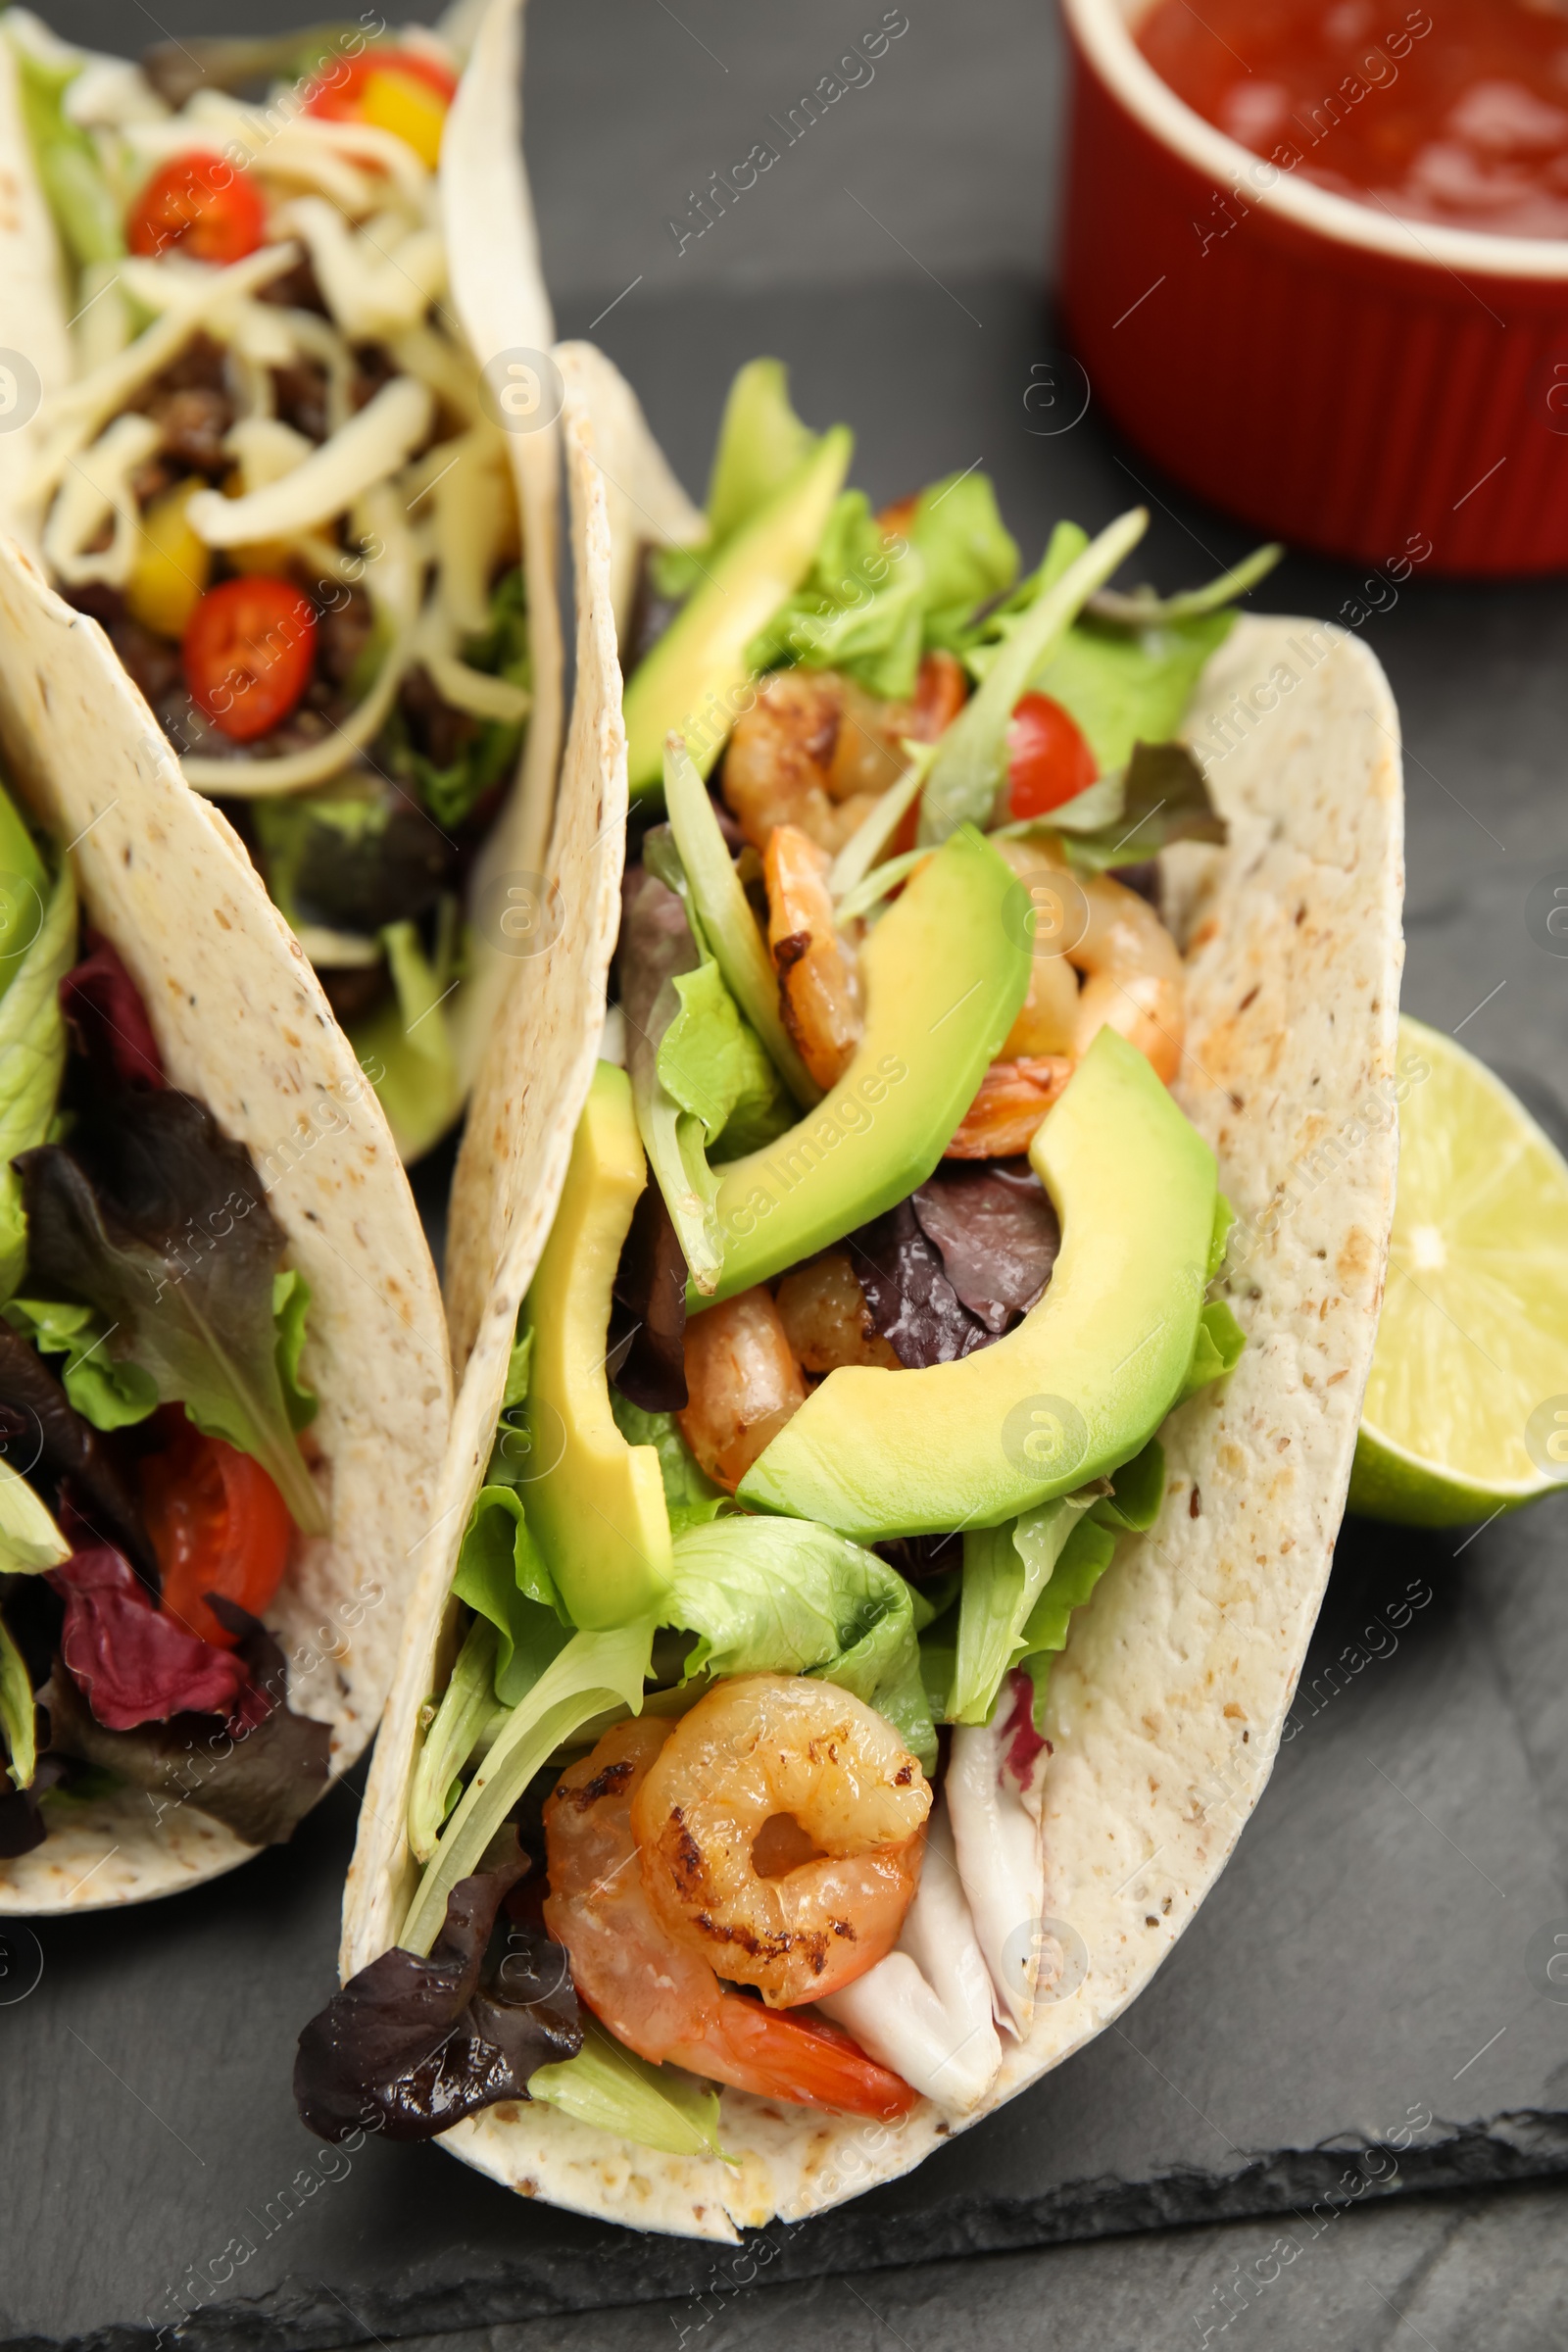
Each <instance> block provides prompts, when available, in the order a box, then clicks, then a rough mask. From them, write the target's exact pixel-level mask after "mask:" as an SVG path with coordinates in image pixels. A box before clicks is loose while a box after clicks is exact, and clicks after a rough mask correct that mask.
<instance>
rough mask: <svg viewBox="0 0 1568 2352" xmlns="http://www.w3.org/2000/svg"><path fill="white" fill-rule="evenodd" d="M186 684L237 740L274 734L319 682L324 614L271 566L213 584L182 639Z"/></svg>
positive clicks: (224, 732) (248, 740) (227, 733)
mask: <svg viewBox="0 0 1568 2352" xmlns="http://www.w3.org/2000/svg"><path fill="white" fill-rule="evenodd" d="M179 659H180V665H181V667H182V668H183V670H184V672H185V683H186V685H187V686H188V687H189V688H190V691H191V696H192V699H193V700H194V701H195V702H196V703H197V705H198V706H199V707H200V709H201V710H202V711H205V712H206V714H207V716H208V717H209V718H210V719H211V720H212V722H213V724H214V726H215V727H217V728H219V729H220V730H221V732H222V733H223V734H224V735H227V736H228V737H229V738H230V739H231V740H232V741H233V742H235V743H250V742H252V741H254V739H255V738H256V737H257V736H258V735H267V734H270V732H271V730H272V728H273V727H275V726H278V725H280V724H281V722H282V721H283V720H284V719H285V718H287V716H288V714H289V712H290V711H292V710H293V708H294V706H295V704H296V703H297V702H298V701H299V699H300V696H301V695H302V694H303V693H304V692H305V689H306V687H307V686H308V685H309V684H310V682H311V671H312V669H313V668H314V666H315V662H316V613H315V611H314V609H313V607H312V605H311V603H310V600H309V599H308V598H307V597H304V596H302V595H301V594H300V592H299V590H298V589H297V588H296V587H294V586H293V585H292V583H291V582H289V581H288V580H280V579H279V578H278V577H277V576H276V574H275V573H273V572H270V571H250V572H246V573H244V574H243V575H242V576H241V577H240V578H239V579H236V580H223V581H221V582H220V584H219V585H218V587H216V588H209V589H208V591H207V594H206V595H205V596H204V597H203V598H202V600H201V602H200V603H199V604H198V605H197V607H196V610H195V612H194V613H192V614H191V616H190V618H189V620H188V621H187V622H186V624H185V634H184V637H183V638H182V639H181V641H180V648H179Z"/></svg>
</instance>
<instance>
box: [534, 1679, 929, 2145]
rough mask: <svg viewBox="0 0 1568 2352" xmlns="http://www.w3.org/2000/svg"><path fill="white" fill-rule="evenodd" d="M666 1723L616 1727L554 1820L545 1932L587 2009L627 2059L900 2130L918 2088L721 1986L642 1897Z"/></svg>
mask: <svg viewBox="0 0 1568 2352" xmlns="http://www.w3.org/2000/svg"><path fill="white" fill-rule="evenodd" d="M670 1731H671V1726H670V1725H669V1724H668V1723H666V1722H657V1721H651V1720H649V1719H647V1718H646V1717H645V1718H644V1719H643V1720H642V1721H640V1722H637V1723H618V1724H616V1725H615V1726H614V1727H613V1729H612V1730H610V1731H608V1732H607V1733H606V1734H605V1736H604V1738H603V1739H602V1740H600V1742H599V1744H598V1746H597V1747H596V1748H595V1749H594V1751H593V1753H592V1754H591V1755H589V1756H585V1757H584V1758H583V1759H582V1761H581V1762H580V1763H577V1764H573V1765H571V1766H570V1767H569V1768H568V1769H567V1770H566V1771H565V1772H564V1773H563V1775H562V1777H561V1780H560V1783H559V1784H558V1786H557V1789H556V1792H555V1794H554V1796H552V1797H551V1798H550V1800H549V1802H548V1803H547V1805H546V1806H545V1809H544V1822H545V1838H546V1843H547V1846H548V1850H549V1858H550V1892H549V1894H548V1895H547V1896H546V1898H545V1905H544V1915H545V1923H546V1925H547V1927H548V1928H549V1931H550V1933H551V1935H552V1936H554V1937H555V1938H556V1940H557V1941H558V1942H559V1943H561V1944H564V1947H565V1950H566V1953H567V1955H568V1957H569V1959H570V1961H571V1973H572V1977H573V1980H574V1982H575V1984H576V1987H577V1991H578V1994H579V1996H580V1998H581V1999H582V2000H583V2002H584V2003H585V2004H586V2006H587V2007H588V2008H590V2009H591V2010H592V2011H593V2012H594V2015H595V2016H596V2017H598V2018H600V2019H601V2020H602V2021H603V2023H604V2024H605V2025H606V2026H608V2027H609V2029H610V2031H611V2033H613V2034H614V2035H615V2036H616V2038H617V2039H618V2040H620V2041H622V2042H624V2043H625V2045H626V2047H627V2048H628V2049H631V2050H635V2051H636V2052H637V2054H638V2056H639V2057H642V2058H649V2059H652V2060H653V2061H654V2062H655V2063H656V2064H662V2063H663V2062H664V2061H665V2060H668V2061H671V2062H672V2063H673V2064H675V2065H677V2066H684V2067H686V2068H688V2069H689V2070H690V2071H691V2073H693V2074H697V2075H705V2076H707V2078H708V2079H709V2080H710V2081H711V2082H729V2083H733V2084H734V2086H735V2088H736V2089H737V2090H750V2091H756V2092H757V2093H758V2094H759V2095H760V2097H762V2098H774V2099H787V2100H789V2101H791V2102H792V2103H794V2104H796V2105H800V2106H812V2107H826V2108H831V2109H834V2110H836V2111H837V2112H839V2113H841V2114H848V2115H874V2116H881V2117H884V2118H889V2119H891V2118H892V2117H895V2116H899V2115H907V2113H908V2111H909V2109H910V2108H911V2107H912V2106H913V2105H914V2103H915V2093H914V2092H913V2091H912V2090H911V2089H910V2088H909V2085H908V2084H907V2082H904V2081H902V2080H901V2078H900V2077H899V2076H897V2075H895V2074H890V2073H889V2071H888V2070H887V2068H886V2067H882V2066H878V2065H877V2064H876V2063H875V2061H874V2060H873V2059H870V2058H867V2057H866V2056H865V2054H864V2053H863V2051H861V2050H860V2049H858V2047H857V2045H856V2044H855V2043H854V2042H853V2041H851V2040H850V2038H849V2037H848V2035H847V2034H841V2033H840V2032H839V2031H838V2030H837V2029H836V2028H835V2027H832V2026H828V2025H826V2024H824V2023H820V2022H818V2021H816V2020H814V2019H813V2020H807V2019H805V2018H795V2017H780V2016H778V2015H777V2014H776V2013H775V2012H774V2011H772V2010H770V2009H765V2008H763V2006H762V2004H761V2003H760V2001H754V2000H751V1999H749V1998H748V1997H747V1995H746V1994H745V1993H740V1992H731V1991H730V1990H729V1989H728V1987H727V1986H726V1985H722V1984H720V1982H719V1980H718V1978H717V1976H716V1975H715V1974H714V1972H713V1969H712V1967H711V1965H710V1963H709V1961H708V1960H707V1959H706V1958H705V1957H704V1956H703V1954H702V1953H700V1952H694V1951H692V1950H690V1949H688V1947H687V1946H685V1945H684V1944H681V1943H678V1942H677V1941H676V1940H675V1939H674V1937H673V1936H670V1935H669V1934H668V1933H667V1931H666V1930H665V1929H664V1928H663V1927H662V1926H661V1924H660V1922H659V1921H658V1920H657V1919H656V1917H655V1915H654V1913H653V1911H652V1910H651V1909H650V1907H649V1903H648V1898H647V1895H646V1893H645V1892H644V1890H643V1881H642V1874H641V1870H640V1868H639V1855H638V1848H637V1842H636V1838H635V1837H634V1835H633V1832H632V1825H631V1813H632V1804H633V1801H634V1799H635V1798H636V1796H637V1795H638V1793H639V1792H640V1789H641V1788H642V1785H643V1783H644V1781H645V1779H646V1776H647V1774H648V1771H649V1769H650V1767H651V1766H652V1765H653V1764H654V1763H655V1762H656V1760H657V1759H658V1757H659V1754H660V1751H661V1749H662V1747H663V1745H664V1742H665V1741H666V1740H668V1738H669V1736H670Z"/></svg>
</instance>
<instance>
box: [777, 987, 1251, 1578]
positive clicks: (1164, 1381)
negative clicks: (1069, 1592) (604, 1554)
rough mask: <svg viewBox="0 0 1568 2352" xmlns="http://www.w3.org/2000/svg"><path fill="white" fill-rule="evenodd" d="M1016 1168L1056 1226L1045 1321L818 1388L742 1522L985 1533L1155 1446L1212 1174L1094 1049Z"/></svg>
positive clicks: (1109, 1044) (1164, 1115) (1105, 1045)
mask: <svg viewBox="0 0 1568 2352" xmlns="http://www.w3.org/2000/svg"><path fill="white" fill-rule="evenodd" d="M774 1148H775V1150H776V1149H777V1147H776V1146H775V1147H774ZM1029 1157H1030V1161H1031V1164H1032V1165H1033V1167H1034V1170H1035V1173H1036V1175H1037V1176H1038V1177H1039V1178H1040V1180H1041V1182H1042V1184H1043V1185H1044V1186H1045V1188H1046V1190H1047V1192H1048V1193H1049V1194H1050V1196H1051V1199H1052V1201H1053V1202H1054V1205H1055V1209H1056V1214H1057V1216H1058V1217H1059V1218H1060V1220H1061V1235H1062V1243H1061V1253H1060V1255H1059V1256H1058V1257H1057V1259H1056V1263H1055V1269H1054V1273H1053V1275H1052V1278H1051V1283H1050V1287H1049V1288H1048V1290H1047V1292H1046V1295H1045V1297H1044V1298H1043V1299H1041V1301H1040V1304H1039V1305H1038V1306H1036V1307H1035V1308H1034V1309H1033V1310H1032V1311H1031V1312H1030V1313H1029V1314H1027V1315H1026V1316H1025V1317H1024V1319H1023V1321H1022V1322H1021V1323H1020V1324H1019V1325H1018V1327H1017V1329H1016V1330H1014V1331H1011V1332H1009V1333H1008V1334H1007V1336H1006V1338H1005V1339H1003V1340H999V1341H998V1342H997V1344H996V1346H995V1347H994V1348H980V1349H978V1350H977V1351H976V1353H974V1354H973V1355H969V1356H964V1357H962V1358H961V1359H960V1360H959V1361H957V1362H956V1363H950V1364H933V1365H931V1366H930V1367H929V1368H928V1369H926V1370H923V1371H917V1372H885V1371H881V1370H879V1369H875V1368H872V1367H862V1366H858V1365H855V1366H848V1365H846V1366H841V1367H840V1369H839V1370H838V1371H836V1372H830V1373H829V1374H828V1376H827V1378H826V1379H825V1380H824V1381H823V1382H822V1384H821V1386H820V1387H819V1388H818V1389H816V1390H815V1391H814V1392H813V1394H812V1395H811V1396H810V1397H808V1398H807V1401H806V1403H805V1404H804V1405H803V1406H802V1407H801V1409H800V1411H799V1412H798V1413H797V1414H796V1415H795V1416H794V1418H793V1420H791V1421H790V1422H789V1423H788V1424H787V1425H786V1426H785V1428H783V1429H782V1430H781V1431H780V1432H779V1434H778V1436H777V1437H776V1438H775V1439H774V1440H773V1443H772V1445H771V1446H768V1447H767V1449H766V1451H765V1452H764V1453H762V1454H761V1455H760V1457H759V1459H758V1460H757V1461H756V1462H755V1463H754V1464H753V1465H752V1468H751V1470H750V1471H749V1472H748V1474H747V1476H746V1478H745V1479H744V1480H743V1481H742V1482H741V1487H740V1497H739V1498H740V1500H741V1501H742V1502H743V1503H744V1504H746V1505H747V1506H748V1507H749V1508H751V1509H752V1510H758V1511H782V1512H786V1513H788V1514H789V1515H790V1516H791V1517H793V1518H799V1519H817V1520H820V1521H822V1523H823V1524H824V1525H825V1526H828V1527H832V1528H836V1529H837V1530H838V1532H839V1533H840V1534H841V1535H845V1536H849V1537H851V1538H853V1539H854V1541H855V1542H857V1543H859V1544H871V1543H878V1542H880V1541H881V1540H882V1539H883V1538H885V1537H889V1536H902V1535H913V1534H916V1533H918V1532H920V1531H922V1530H928V1529H930V1530H934V1529H939V1528H955V1527H971V1528H972V1527H998V1526H1000V1525H1001V1524H1002V1522H1003V1521H1004V1520H1005V1519H1010V1518H1013V1517H1014V1516H1015V1515H1016V1514H1017V1513H1019V1512H1021V1511H1028V1510H1033V1509H1034V1508H1035V1506H1036V1505H1037V1504H1039V1503H1042V1502H1048V1501H1050V1500H1051V1499H1052V1498H1053V1496H1054V1495H1066V1494H1070V1493H1071V1492H1072V1491H1073V1490H1074V1489H1075V1488H1078V1487H1082V1486H1084V1485H1085V1484H1086V1483H1087V1482H1088V1481H1089V1480H1090V1479H1093V1478H1099V1477H1103V1475H1105V1474H1106V1473H1107V1472H1108V1471H1111V1470H1113V1469H1114V1468H1116V1466H1117V1465H1118V1464H1119V1463H1122V1462H1125V1461H1127V1460H1128V1459H1129V1458H1130V1457H1131V1456H1132V1455H1133V1454H1135V1453H1136V1452H1137V1451H1138V1450H1139V1448H1140V1447H1141V1446H1144V1445H1145V1444H1146V1443H1147V1441H1148V1440H1149V1439H1150V1438H1151V1437H1152V1435H1153V1433H1154V1431H1155V1430H1156V1429H1157V1428H1158V1427H1159V1424H1160V1422H1161V1421H1162V1420H1163V1419H1164V1417H1165V1415H1166V1413H1167V1412H1168V1411H1169V1410H1170V1407H1171V1406H1172V1404H1173V1403H1174V1402H1175V1401H1176V1398H1177V1397H1178V1396H1179V1395H1180V1393H1181V1389H1182V1384H1183V1382H1184V1380H1185V1379H1186V1376H1187V1368H1188V1365H1189V1363H1190V1362H1191V1360H1192V1354H1193V1348H1194V1344H1195V1341H1196V1339H1197V1334H1198V1320H1199V1315H1200V1313H1201V1308H1202V1303H1203V1289H1204V1284H1205V1280H1206V1276H1207V1270H1208V1250H1209V1239H1210V1236H1211V1234H1212V1231H1213V1223H1214V1201H1215V1168H1214V1155H1213V1153H1212V1152H1210V1150H1209V1148H1208V1146H1207V1145H1206V1144H1205V1143H1204V1142H1203V1140H1202V1138H1201V1136H1200V1135H1199V1134H1198V1132H1197V1130H1196V1129H1195V1128H1194V1127H1192V1126H1191V1125H1190V1124H1189V1123H1188V1121H1187V1120H1186V1119H1185V1118H1184V1117H1183V1115H1182V1113H1181V1111H1180V1110H1179V1109H1178V1108H1177V1106H1176V1104H1175V1103H1174V1102H1173V1101H1172V1100H1171V1098H1170V1096H1169V1095H1168V1094H1167V1093H1166V1091H1165V1089H1164V1087H1163V1086H1161V1084H1160V1082H1159V1080H1158V1079H1157V1078H1156V1077H1155V1075H1154V1073H1153V1071H1152V1069H1151V1068H1150V1066H1149V1063H1148V1062H1147V1061H1146V1060H1145V1059H1144V1057H1143V1055H1142V1054H1140V1053H1138V1051H1137V1050H1136V1048H1134V1047H1132V1046H1130V1045H1128V1044H1127V1042H1126V1040H1125V1039H1124V1038H1121V1037H1118V1036H1117V1035H1116V1033H1115V1032H1114V1031H1113V1030H1110V1029H1102V1030H1101V1032H1100V1034H1099V1036H1098V1037H1097V1038H1096V1039H1095V1041H1094V1043H1093V1045H1092V1046H1091V1047H1090V1049H1089V1051H1088V1053H1087V1054H1085V1055H1084V1058H1083V1060H1082V1061H1081V1062H1080V1064H1079V1066H1078V1068H1077V1070H1076V1071H1075V1072H1074V1073H1073V1076H1072V1078H1071V1080H1070V1082H1069V1084H1068V1086H1067V1089H1066V1092H1065V1093H1064V1094H1063V1096H1062V1098H1061V1100H1060V1102H1059V1103H1057V1104H1056V1105H1055V1107H1054V1110H1052V1111H1051V1112H1049V1113H1048V1115H1047V1117H1046V1119H1045V1122H1044V1124H1043V1125H1042V1126H1041V1127H1040V1129H1039V1131H1038V1132H1037V1134H1036V1136H1035V1140H1034V1143H1033V1145H1032V1146H1031V1148H1030V1152H1029Z"/></svg>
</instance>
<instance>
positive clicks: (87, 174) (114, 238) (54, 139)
mask: <svg viewBox="0 0 1568 2352" xmlns="http://www.w3.org/2000/svg"><path fill="white" fill-rule="evenodd" d="M13 55H14V56H15V58H16V61H17V68H18V73H17V80H18V84H19V91H20V96H21V99H22V119H23V122H24V123H25V125H26V131H27V139H28V143H29V144H30V146H31V148H32V159H33V162H34V164H35V165H36V166H37V170H38V177H39V179H40V180H41V181H42V182H43V190H44V194H45V196H46V197H47V198H48V200H49V210H50V211H51V213H52V214H53V215H54V219H55V225H56V227H57V228H58V229H59V231H60V234H61V237H62V238H63V239H64V241H65V244H66V247H67V250H68V251H69V252H70V254H71V258H72V260H73V262H74V263H75V264H76V267H77V268H78V269H85V268H87V267H88V265H89V264H90V263H93V262H118V261H119V260H120V259H121V257H122V255H123V253H124V250H125V239H124V232H123V228H122V226H121V219H120V206H119V204H118V203H117V201H116V198H115V193H114V190H113V189H112V188H111V187H110V185H109V181H108V179H107V178H106V176H105V173H104V168H103V165H102V164H101V163H100V161H99V159H98V150H97V148H96V147H95V146H94V145H93V143H92V140H91V138H90V137H89V135H88V133H87V132H86V131H85V130H83V129H82V128H81V126H80V124H79V123H73V122H72V120H71V118H70V116H69V115H68V114H67V112H66V92H67V91H68V90H69V89H70V87H71V85H72V83H73V81H74V80H75V78H76V76H77V74H78V73H80V72H81V69H82V64H83V62H84V61H83V60H81V59H80V58H76V57H72V58H67V59H65V60H63V61H61V62H59V63H56V62H55V60H54V59H52V58H41V57H39V56H38V55H37V54H36V53H35V52H34V51H33V50H32V49H31V48H29V47H28V46H26V45H25V43H24V42H21V41H19V42H17V43H15V44H14V48H13Z"/></svg>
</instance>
